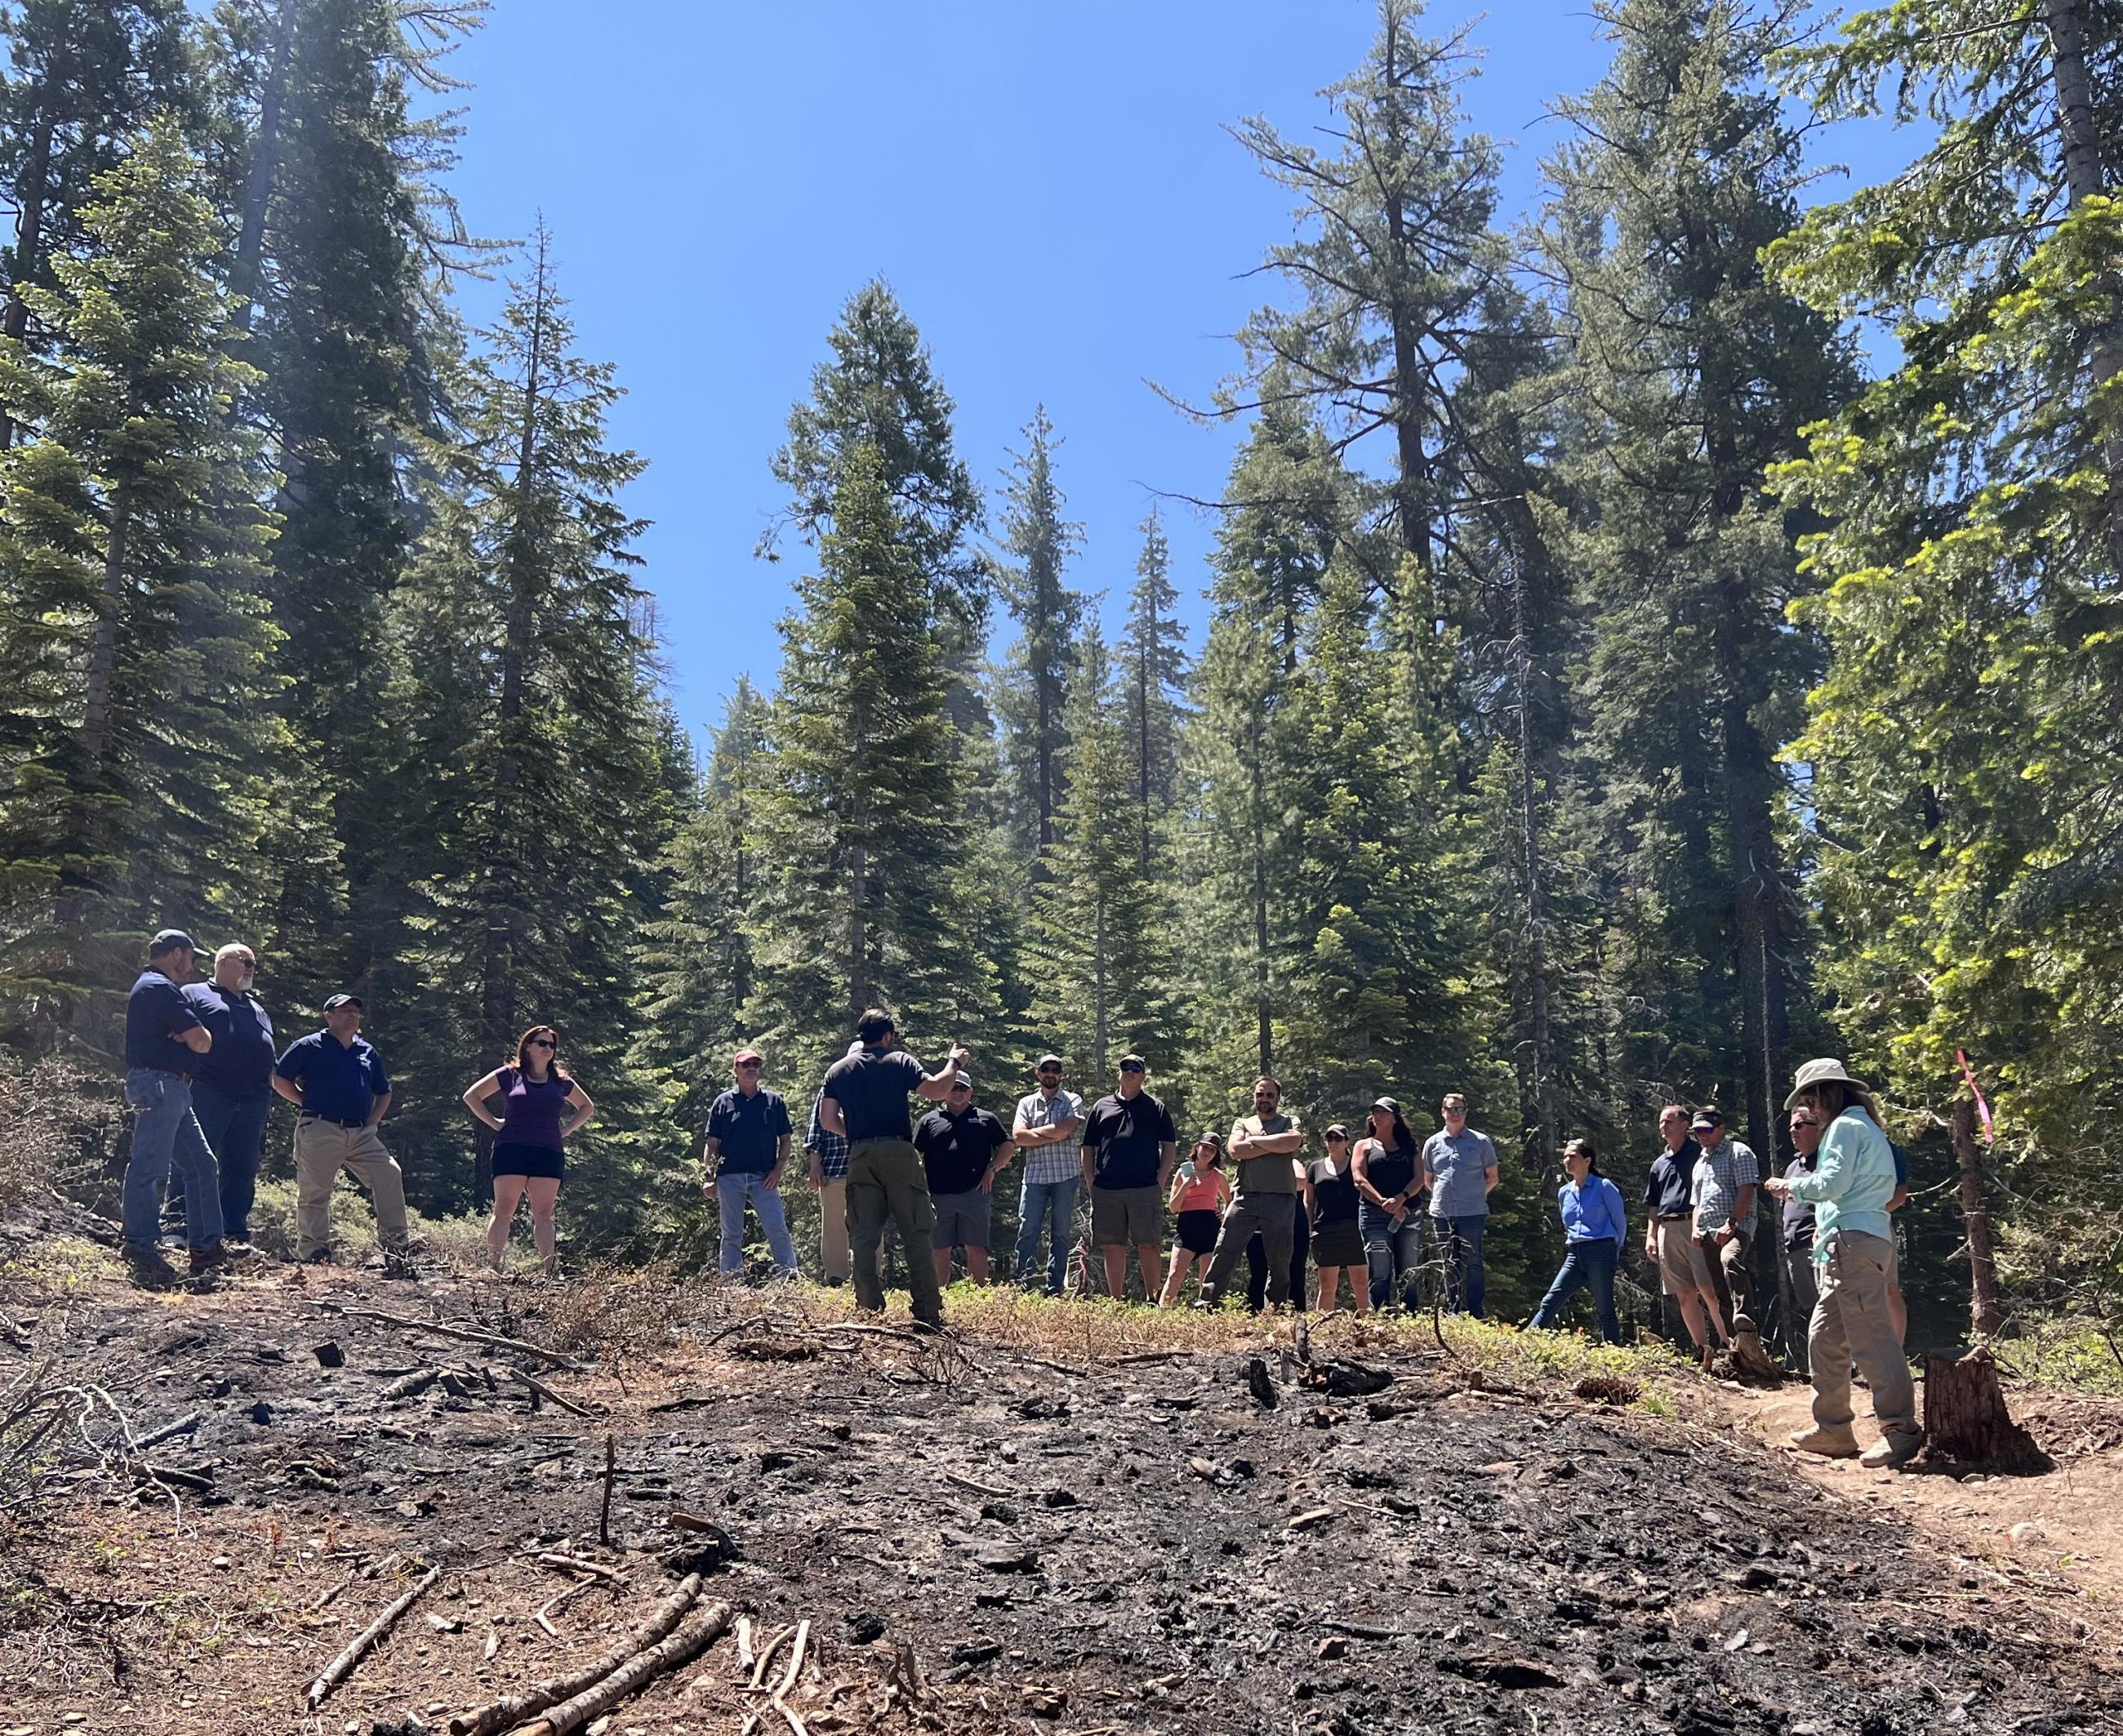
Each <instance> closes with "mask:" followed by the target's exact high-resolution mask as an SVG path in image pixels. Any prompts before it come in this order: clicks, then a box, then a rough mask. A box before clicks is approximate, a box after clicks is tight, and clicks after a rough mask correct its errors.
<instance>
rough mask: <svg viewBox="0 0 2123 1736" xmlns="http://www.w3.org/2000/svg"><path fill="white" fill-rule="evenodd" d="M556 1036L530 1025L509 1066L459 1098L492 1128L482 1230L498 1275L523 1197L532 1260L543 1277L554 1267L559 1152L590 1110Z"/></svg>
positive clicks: (585, 1122) (592, 1108)
mask: <svg viewBox="0 0 2123 1736" xmlns="http://www.w3.org/2000/svg"><path fill="white" fill-rule="evenodd" d="M559 1053H560V1033H559V1032H558V1031H556V1030H554V1029H553V1027H552V1026H551V1025H532V1027H531V1029H530V1030H527V1031H526V1032H524V1033H523V1040H522V1041H520V1042H519V1043H518V1044H517V1045H516V1063H515V1065H514V1066H513V1067H496V1068H494V1071H493V1072H490V1073H489V1074H487V1076H486V1077H485V1078H483V1079H481V1080H480V1081H479V1082H478V1083H477V1084H476V1085H475V1086H472V1088H471V1090H470V1091H466V1093H465V1094H464V1100H465V1107H466V1109H468V1110H471V1112H472V1114H473V1115H474V1116H475V1117H476V1119H478V1120H480V1121H481V1122H483V1123H485V1124H486V1125H487V1126H488V1127H490V1128H493V1129H494V1218H493V1221H492V1222H490V1223H489V1224H488V1225H487V1227H486V1251H487V1257H488V1259H489V1260H490V1261H491V1262H492V1263H493V1266H494V1270H495V1271H497V1272H499V1270H500V1269H501V1257H502V1255H504V1254H505V1253H506V1252H507V1251H508V1232H509V1231H510V1230H511V1229H512V1228H513V1227H514V1225H515V1222H516V1208H517V1207H518V1204H519V1203H521V1202H522V1200H523V1196H524V1195H525V1194H529V1195H530V1196H531V1232H532V1236H533V1237H534V1238H535V1239H536V1241H537V1244H538V1258H539V1260H540V1262H541V1264H542V1265H543V1267H544V1269H545V1270H546V1274H547V1275H548V1276H550V1275H551V1274H552V1273H553V1272H554V1270H555V1266H556V1260H555V1254H554V1239H553V1207H554V1205H555V1203H556V1202H557V1201H558V1200H559V1199H560V1173H561V1169H562V1147H563V1144H564V1142H565V1140H566V1138H567V1137H568V1135H569V1134H570V1133H575V1132H577V1131H579V1129H581V1128H584V1127H587V1126H588V1124H589V1119H590V1117H591V1116H592V1115H593V1114H595V1113H596V1109H597V1105H594V1104H593V1103H592V1102H591V1101H590V1098H589V1093H588V1091H584V1090H583V1088H582V1086H579V1085H578V1084H577V1083H576V1082H575V1081H574V1079H572V1078H571V1077H569V1075H568V1072H567V1071H566V1069H565V1068H564V1067H561V1066H560V1063H559V1060H558V1058H557V1057H558V1055H559ZM497 1098H499V1100H500V1105H501V1113H500V1114H498V1115H497V1114H495V1113H494V1100H495V1099H497Z"/></svg>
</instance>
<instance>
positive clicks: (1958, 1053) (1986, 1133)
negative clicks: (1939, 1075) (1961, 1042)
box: [1953, 1049, 1998, 1145]
mask: <svg viewBox="0 0 2123 1736" xmlns="http://www.w3.org/2000/svg"><path fill="white" fill-rule="evenodd" d="M1953 1053H1954V1056H1955V1058H1957V1060H1958V1061H1959V1062H1960V1063H1961V1077H1962V1078H1964V1079H1966V1081H1968V1090H1969V1093H1970V1095H1971V1096H1973V1097H1974V1098H1975V1113H1976V1114H1978V1115H1980V1116H1981V1117H1982V1119H1983V1142H1984V1144H1985V1145H1995V1144H1996V1143H1997V1142H1998V1130H1997V1128H1994V1127H1993V1126H1992V1125H1991V1124H1990V1105H1989V1104H1987V1103H1985V1101H1984V1100H1983V1087H1982V1086H1980V1085H1978V1084H1977V1083H1976V1082H1975V1068H1974V1067H1971V1066H1970V1065H1969V1064H1968V1051H1967V1050H1966V1049H1956V1050H1954V1052H1953Z"/></svg>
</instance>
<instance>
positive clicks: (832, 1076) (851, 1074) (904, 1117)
mask: <svg viewBox="0 0 2123 1736" xmlns="http://www.w3.org/2000/svg"><path fill="white" fill-rule="evenodd" d="M925 1077H927V1076H926V1074H925V1073H924V1072H922V1068H921V1063H920V1062H919V1061H917V1060H916V1059H915V1058H914V1057H913V1056H912V1055H910V1054H908V1053H907V1051H906V1050H905V1049H888V1050H883V1051H880V1050H878V1049H859V1050H857V1051H856V1052H855V1053H854V1054H852V1055H843V1056H841V1058H840V1059H839V1060H837V1061H836V1062H835V1063H833V1064H832V1066H831V1067H827V1069H826V1084H825V1091H824V1095H825V1096H828V1097H831V1098H832V1100H833V1101H834V1102H836V1103H837V1104H839V1105H840V1106H841V1115H842V1116H843V1117H844V1118H845V1119H846V1122H847V1126H848V1138H849V1140H850V1141H851V1142H853V1141H855V1140H857V1139H911V1138H913V1137H914V1124H913V1121H912V1118H910V1117H909V1116H908V1114H907V1097H908V1096H909V1094H911V1093H912V1091H913V1090H914V1088H915V1087H916V1086H918V1085H919V1084H921V1081H922V1080H923V1079H924V1078H925Z"/></svg>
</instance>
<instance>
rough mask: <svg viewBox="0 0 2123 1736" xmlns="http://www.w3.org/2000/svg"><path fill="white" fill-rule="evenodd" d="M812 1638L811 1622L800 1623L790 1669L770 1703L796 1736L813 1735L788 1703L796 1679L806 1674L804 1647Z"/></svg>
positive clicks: (797, 1627)
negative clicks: (786, 1721)
mask: <svg viewBox="0 0 2123 1736" xmlns="http://www.w3.org/2000/svg"><path fill="white" fill-rule="evenodd" d="M810 1637H811V1624H810V1622H809V1621H799V1622H798V1623H797V1624H796V1643H795V1645H794V1648H793V1649H791V1650H790V1654H789V1668H788V1670H787V1672H786V1673H785V1674H784V1675H783V1676H782V1677H781V1686H780V1687H777V1688H776V1689H775V1691H774V1694H773V1697H772V1698H771V1700H770V1701H768V1704H769V1705H771V1706H772V1707H773V1708H774V1710H776V1711H777V1712H779V1713H780V1715H782V1716H783V1717H784V1718H785V1719H787V1720H789V1728H790V1730H792V1731H793V1732H794V1736H811V1733H810V1732H809V1731H808V1730H807V1729H804V1720H802V1719H801V1718H799V1717H798V1716H797V1715H796V1710H795V1708H794V1707H793V1706H790V1704H789V1701H788V1693H789V1691H790V1689H791V1688H793V1687H795V1686H796V1678H797V1677H799V1676H800V1675H801V1674H803V1673H804V1644H805V1642H806V1641H808V1640H809V1639H810Z"/></svg>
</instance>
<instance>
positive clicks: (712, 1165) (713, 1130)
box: [701, 1049, 796, 1279]
mask: <svg viewBox="0 0 2123 1736" xmlns="http://www.w3.org/2000/svg"><path fill="white" fill-rule="evenodd" d="M730 1066H731V1067H732V1069H733V1071H734V1072H736V1074H737V1086H736V1087H735V1089H733V1090H731V1091H724V1093H723V1094H722V1096H719V1097H718V1098H716V1099H715V1102H714V1103H713V1104H711V1105H710V1106H709V1109H708V1137H707V1141H706V1143H705V1146H704V1147H703V1148H702V1150H701V1161H702V1162H703V1163H704V1164H705V1165H706V1166H707V1172H708V1174H707V1180H706V1183H705V1187H706V1190H707V1193H708V1194H709V1196H710V1198H711V1199H714V1201H715V1208H716V1210H717V1212H718V1213H719V1214H720V1216H721V1218H722V1259H721V1268H722V1275H723V1276H724V1278H725V1279H737V1278H738V1277H741V1276H742V1275H743V1272H744V1208H745V1207H746V1206H747V1205H749V1206H750V1207H751V1208H752V1211H753V1212H754V1213H756V1214H757V1216H758V1218H759V1227H760V1228H761V1230H762V1231H763V1232H765V1233H766V1246H767V1251H768V1252H770V1253H771V1254H772V1255H773V1256H774V1264H775V1269H776V1270H777V1271H778V1272H780V1274H781V1275H782V1276H783V1277H784V1278H787V1279H793V1278H794V1277H795V1276H796V1247H795V1244H794V1243H793V1242H792V1241H790V1239H789V1217H788V1213H785V1211H784V1210H783V1209H782V1206H781V1172H782V1171H783V1170H784V1169H785V1168H786V1167H787V1166H788V1162H789V1145H790V1138H791V1137H792V1136H793V1134H794V1131H795V1128H794V1125H793V1124H791V1122H790V1119H789V1105H787V1104H786V1103H785V1102H784V1101H783V1100H782V1098H781V1093H780V1092H779V1091H768V1090H766V1089H765V1088H764V1087H763V1086H762V1085H761V1084H760V1082H759V1081H760V1077H761V1076H762V1074H763V1073H764V1072H766V1057H765V1056H763V1055H762V1054H761V1053H760V1052H759V1051H758V1050H757V1049H739V1050H738V1052H737V1053H735V1054H734V1055H733V1056H732V1057H731V1058H730Z"/></svg>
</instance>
